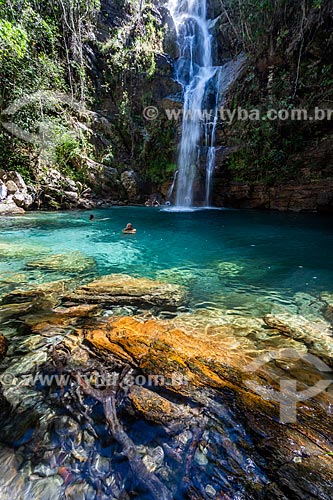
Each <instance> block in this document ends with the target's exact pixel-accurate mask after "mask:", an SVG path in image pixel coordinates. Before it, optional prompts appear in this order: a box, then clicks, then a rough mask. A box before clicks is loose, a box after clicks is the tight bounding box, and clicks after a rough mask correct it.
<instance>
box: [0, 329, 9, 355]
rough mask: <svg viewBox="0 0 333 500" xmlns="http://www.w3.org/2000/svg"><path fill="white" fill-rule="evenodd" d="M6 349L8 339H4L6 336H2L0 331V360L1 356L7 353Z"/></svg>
mask: <svg viewBox="0 0 333 500" xmlns="http://www.w3.org/2000/svg"><path fill="white" fill-rule="evenodd" d="M7 349H8V341H7V339H6V337H4V336H3V335H2V334H1V333H0V362H1V361H2V360H3V358H4V357H5V356H6V354H7Z"/></svg>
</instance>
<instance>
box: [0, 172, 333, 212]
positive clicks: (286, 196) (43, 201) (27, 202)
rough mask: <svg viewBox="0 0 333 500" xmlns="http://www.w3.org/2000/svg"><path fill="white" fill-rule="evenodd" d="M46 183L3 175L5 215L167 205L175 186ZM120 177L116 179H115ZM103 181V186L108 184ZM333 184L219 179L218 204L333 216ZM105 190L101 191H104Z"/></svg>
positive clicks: (0, 208)
mask: <svg viewBox="0 0 333 500" xmlns="http://www.w3.org/2000/svg"><path fill="white" fill-rule="evenodd" d="M49 174H50V175H49V180H48V183H47V184H45V183H44V184H43V185H39V187H38V188H37V187H35V186H33V185H31V184H29V185H27V184H26V183H25V182H24V180H23V178H22V176H21V175H20V174H19V173H18V172H15V171H9V172H5V171H0V215H22V214H24V213H25V211H38V210H51V211H54V210H74V209H85V210H89V209H93V208H108V207H112V206H123V205H140V206H142V205H144V202H145V200H146V199H157V200H158V201H159V202H160V203H161V204H163V203H164V202H165V200H166V196H167V192H168V190H169V188H170V183H164V185H163V186H161V188H160V191H158V190H157V191H156V192H154V193H153V194H152V193H151V190H150V191H149V190H148V192H145V191H142V186H141V181H140V179H139V178H138V176H137V175H136V174H135V173H134V172H131V171H128V172H123V173H122V174H121V178H119V179H116V177H114V178H113V183H114V185H113V188H112V189H111V191H110V188H107V189H106V191H104V192H102V193H101V194H99V195H97V194H96V193H94V192H93V190H92V189H91V188H84V187H83V186H82V184H81V183H78V182H74V181H73V180H71V179H68V178H66V177H63V176H62V175H61V174H59V172H57V171H55V170H50V172H49ZM112 175H116V174H112ZM109 181H110V179H109V180H107V178H106V177H103V176H102V177H101V179H99V183H102V184H103V183H106V184H107V183H108V182H109ZM332 182H333V181H331V180H328V181H315V182H312V183H308V184H304V185H299V184H295V185H293V184H288V185H278V186H271V187H269V186H265V185H262V184H258V185H249V184H242V183H234V184H231V185H225V183H224V181H223V180H221V179H219V177H217V178H216V179H215V189H214V199H213V204H214V206H217V207H229V208H239V209H258V210H274V211H290V212H317V213H331V212H332V211H333V184H332ZM99 189H100V188H98V191H99Z"/></svg>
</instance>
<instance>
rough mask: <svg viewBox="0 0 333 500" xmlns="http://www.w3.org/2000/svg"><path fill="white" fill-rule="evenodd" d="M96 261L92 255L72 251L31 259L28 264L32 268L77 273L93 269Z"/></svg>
mask: <svg viewBox="0 0 333 500" xmlns="http://www.w3.org/2000/svg"><path fill="white" fill-rule="evenodd" d="M95 265H96V263H95V260H94V259H92V258H90V257H85V256H84V255H83V254H81V253H80V252H71V253H67V254H59V255H50V256H49V257H45V258H42V259H39V260H35V261H31V262H28V263H27V264H26V267H27V268H30V269H43V270H44V271H62V272H67V273H76V272H82V271H86V270H87V269H93V268H94V267H95Z"/></svg>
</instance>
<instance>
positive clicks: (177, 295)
mask: <svg viewBox="0 0 333 500" xmlns="http://www.w3.org/2000/svg"><path fill="white" fill-rule="evenodd" d="M66 299H68V300H70V301H72V302H84V303H90V304H91V303H93V304H102V305H106V306H108V305H110V306H111V305H133V306H138V307H153V306H158V307H164V308H175V307H178V306H180V305H182V304H183V303H184V302H185V300H186V294H185V292H184V290H183V289H182V288H181V287H180V286H178V285H172V284H170V283H163V282H161V281H154V280H150V279H148V278H134V277H132V276H128V275H126V274H111V275H109V276H103V277H102V278H99V279H97V280H95V281H93V282H92V283H89V284H87V285H84V286H82V287H80V288H78V289H77V290H75V292H74V293H71V294H70V295H68V296H67V297H66Z"/></svg>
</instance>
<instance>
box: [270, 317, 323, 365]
mask: <svg viewBox="0 0 333 500" xmlns="http://www.w3.org/2000/svg"><path fill="white" fill-rule="evenodd" d="M264 321H265V323H266V325H267V326H268V327H269V328H272V329H275V330H278V331H279V332H281V333H282V334H283V335H285V336H287V337H290V338H291V339H294V340H298V341H301V342H302V343H304V344H305V345H306V346H307V348H308V349H309V351H310V352H311V354H314V355H316V356H319V357H320V358H322V359H324V361H325V362H326V363H327V364H329V365H330V366H333V337H332V331H331V328H330V325H329V324H328V323H327V322H325V321H323V320H322V321H320V320H317V321H316V322H315V323H314V322H312V321H309V320H307V319H305V318H303V317H302V316H299V315H293V314H280V315H275V316H273V315H271V314H268V315H267V316H265V317H264Z"/></svg>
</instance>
